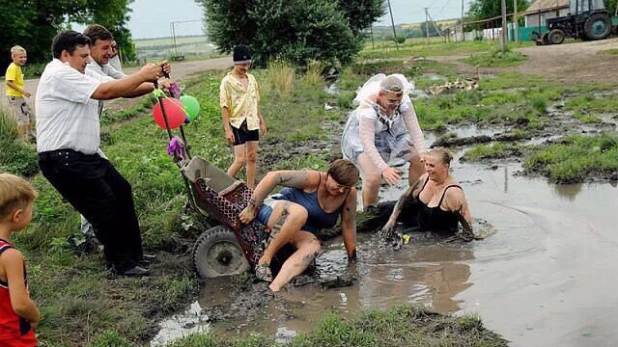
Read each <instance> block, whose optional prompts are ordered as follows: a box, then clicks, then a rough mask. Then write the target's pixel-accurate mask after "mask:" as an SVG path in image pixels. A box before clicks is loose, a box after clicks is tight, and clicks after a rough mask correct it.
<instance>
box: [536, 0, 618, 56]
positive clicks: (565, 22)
mask: <svg viewBox="0 0 618 347" xmlns="http://www.w3.org/2000/svg"><path fill="white" fill-rule="evenodd" d="M547 28H548V30H549V31H548V32H547V33H545V34H543V35H542V36H541V37H540V38H539V39H537V40H536V41H537V44H545V45H546V44H561V43H562V42H563V41H564V39H565V38H566V37H572V38H580V39H582V40H602V39H605V38H607V37H608V36H609V35H610V34H611V33H612V22H611V17H610V15H609V13H608V12H607V9H606V8H605V4H604V2H603V0H571V2H570V4H569V14H568V15H567V16H564V17H557V18H552V19H548V20H547Z"/></svg>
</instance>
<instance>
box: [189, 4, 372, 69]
mask: <svg viewBox="0 0 618 347" xmlns="http://www.w3.org/2000/svg"><path fill="white" fill-rule="evenodd" d="M196 2H197V3H199V4H201V5H202V6H203V7H204V9H205V13H206V28H207V34H208V36H209V37H210V39H211V40H212V41H213V42H215V43H216V45H217V47H218V49H219V50H220V51H221V52H224V53H229V52H231V51H232V49H233V48H234V46H235V45H237V44H246V45H248V46H250V47H251V48H252V50H253V53H254V60H255V61H256V63H258V64H265V63H266V62H267V61H268V60H271V59H277V58H281V59H285V60H289V61H292V62H294V63H297V64H301V65H304V64H306V63H307V62H308V61H310V60H321V61H335V60H338V61H340V62H342V63H344V64H345V63H348V62H351V61H352V59H353V57H354V56H355V55H356V54H357V53H358V52H359V51H360V49H361V48H362V41H363V39H364V36H365V34H364V33H363V31H364V30H365V29H367V28H369V27H370V26H371V24H372V23H373V22H374V21H375V20H376V19H377V18H379V17H380V16H381V15H382V14H383V13H384V7H383V1H382V0H349V1H344V0H339V1H335V2H333V1H330V0H313V1H305V0H277V1H273V0H225V1H222V0H196Z"/></svg>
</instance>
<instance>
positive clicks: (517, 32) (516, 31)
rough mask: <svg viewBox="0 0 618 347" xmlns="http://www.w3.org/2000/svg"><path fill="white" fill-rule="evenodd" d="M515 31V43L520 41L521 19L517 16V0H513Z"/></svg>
mask: <svg viewBox="0 0 618 347" xmlns="http://www.w3.org/2000/svg"><path fill="white" fill-rule="evenodd" d="M513 8H514V12H513V31H514V32H515V43H516V44H517V43H519V20H518V18H517V0H513Z"/></svg>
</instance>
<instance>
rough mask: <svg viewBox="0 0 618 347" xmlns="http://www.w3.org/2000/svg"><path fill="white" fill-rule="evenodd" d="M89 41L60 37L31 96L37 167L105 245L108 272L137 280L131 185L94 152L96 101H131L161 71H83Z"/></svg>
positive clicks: (70, 34) (67, 34) (140, 271)
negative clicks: (116, 76) (122, 74)
mask: <svg viewBox="0 0 618 347" xmlns="http://www.w3.org/2000/svg"><path fill="white" fill-rule="evenodd" d="M89 45H90V40H89V39H88V37H86V36H84V35H83V34H80V33H78V32H76V31H72V30H68V31H63V32H61V33H59V34H58V35H57V36H56V37H55V38H54V40H53V43H52V54H53V57H54V59H53V60H52V61H51V62H50V63H49V64H48V65H47V66H46V67H45V71H44V72H43V75H42V76H41V79H40V82H39V86H38V90H37V96H36V108H37V115H36V117H37V124H38V125H39V127H38V139H37V152H38V153H39V166H40V167H41V172H42V173H43V175H44V176H45V178H47V180H48V181H49V182H50V183H51V184H52V186H54V188H56V190H57V191H58V192H59V193H60V195H62V197H64V198H65V199H66V200H67V201H68V202H69V203H70V204H71V205H72V206H73V207H74V208H75V209H76V210H77V211H79V212H80V213H81V214H82V215H84V216H85V217H86V218H87V219H88V220H89V221H90V222H92V223H93V225H94V226H95V230H96V236H97V238H98V239H99V241H101V243H102V244H103V246H104V254H105V259H106V262H107V266H108V268H109V269H110V270H113V271H115V272H116V273H118V274H121V275H127V276H144V275H147V274H148V273H149V271H148V270H146V269H144V268H142V267H140V266H139V265H138V264H139V262H140V261H142V259H143V251H142V244H141V243H142V241H141V231H140V229H139V225H138V222H137V217H136V215H135V208H134V203H133V196H132V193H131V186H130V184H129V183H128V182H127V181H126V180H125V179H124V178H123V177H122V175H120V173H118V171H116V169H115V168H114V166H113V165H112V164H110V163H109V161H107V160H106V159H104V158H102V157H101V156H100V155H98V154H97V151H98V149H99V145H100V124H99V113H98V106H99V100H109V99H114V98H118V97H131V96H135V95H140V93H141V94H144V93H148V92H150V91H152V90H153V84H152V83H149V82H151V81H155V80H157V79H158V78H159V77H160V76H161V74H162V73H163V71H162V67H161V65H155V64H148V65H146V66H144V67H143V68H142V69H141V70H140V71H139V72H137V73H135V74H133V75H130V76H127V77H126V78H123V79H120V80H111V78H109V77H104V76H101V75H98V74H95V73H92V72H89V71H86V65H87V64H88V61H89V60H90V50H89Z"/></svg>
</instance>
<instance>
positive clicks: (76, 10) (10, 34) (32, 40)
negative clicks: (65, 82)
mask: <svg viewBox="0 0 618 347" xmlns="http://www.w3.org/2000/svg"><path fill="white" fill-rule="evenodd" d="M132 1H133V0H54V1H49V0H19V1H0V13H2V20H0V32H1V33H2V35H0V75H3V74H4V71H6V67H7V66H8V64H9V63H10V61H11V57H10V53H9V50H10V48H11V47H12V46H14V45H22V46H24V48H26V50H27V51H28V60H29V61H30V62H31V63H45V62H48V61H49V60H51V50H50V46H51V41H52V39H53V37H54V36H55V35H56V34H57V33H58V31H60V30H63V29H66V28H67V25H68V23H71V22H75V23H82V24H90V23H95V22H99V23H100V24H102V25H105V26H107V27H109V28H110V29H111V30H112V32H113V33H114V34H115V36H116V37H117V39H118V40H120V43H121V45H122V48H123V51H124V52H123V53H125V55H126V54H127V53H129V56H130V54H131V52H134V49H133V50H131V49H130V48H131V47H132V42H131V35H130V33H129V31H128V30H127V29H126V27H125V25H126V22H127V21H128V18H129V17H128V13H129V7H128V6H129V4H130V3H131V2H132Z"/></svg>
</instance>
